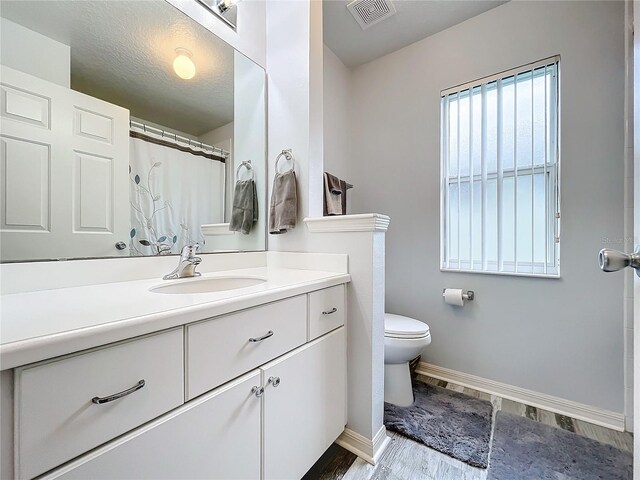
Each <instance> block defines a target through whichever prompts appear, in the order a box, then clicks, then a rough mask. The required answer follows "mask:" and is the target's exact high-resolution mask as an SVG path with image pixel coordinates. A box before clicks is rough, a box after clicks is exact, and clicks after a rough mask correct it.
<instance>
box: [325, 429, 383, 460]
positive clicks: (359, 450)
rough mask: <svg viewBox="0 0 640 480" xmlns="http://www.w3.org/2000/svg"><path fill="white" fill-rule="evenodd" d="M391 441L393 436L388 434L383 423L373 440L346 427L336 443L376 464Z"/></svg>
mask: <svg viewBox="0 0 640 480" xmlns="http://www.w3.org/2000/svg"><path fill="white" fill-rule="evenodd" d="M390 441H391V438H389V437H388V436H387V429H386V428H385V426H384V425H383V426H382V427H380V430H378V433H376V434H375V436H374V437H373V439H372V440H370V439H368V438H367V437H365V436H363V435H360V434H359V433H357V432H354V431H353V430H351V429H349V428H345V429H344V432H342V434H341V435H340V436H339V437H338V439H337V440H336V443H337V444H338V445H340V446H341V447H343V448H345V449H347V450H349V451H350V452H351V453H355V454H356V455H357V456H359V457H360V458H362V459H363V460H365V461H367V462H369V463H370V464H371V465H375V464H376V463H377V462H378V460H379V459H380V456H381V455H382V453H383V452H384V451H385V449H386V448H387V446H388V445H389V442H390Z"/></svg>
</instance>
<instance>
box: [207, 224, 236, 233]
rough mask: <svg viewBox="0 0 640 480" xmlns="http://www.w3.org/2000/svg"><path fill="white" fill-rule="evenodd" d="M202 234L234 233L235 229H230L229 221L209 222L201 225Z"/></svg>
mask: <svg viewBox="0 0 640 480" xmlns="http://www.w3.org/2000/svg"><path fill="white" fill-rule="evenodd" d="M200 229H201V230H202V234H203V235H205V236H208V235H233V234H234V233H236V232H234V231H232V230H229V224H228V223H208V224H206V225H200Z"/></svg>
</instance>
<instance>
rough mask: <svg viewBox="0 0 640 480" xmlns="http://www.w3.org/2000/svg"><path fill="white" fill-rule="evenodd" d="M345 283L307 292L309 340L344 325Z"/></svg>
mask: <svg viewBox="0 0 640 480" xmlns="http://www.w3.org/2000/svg"><path fill="white" fill-rule="evenodd" d="M345 294H346V290H345V285H338V286H336V287H331V288H325V289H324V290H317V291H315V292H311V293H309V341H311V340H313V339H314V338H318V337H320V336H321V335H324V334H325V333H327V332H330V331H331V330H334V329H336V328H338V327H340V326H342V325H344V320H345V318H346V302H345Z"/></svg>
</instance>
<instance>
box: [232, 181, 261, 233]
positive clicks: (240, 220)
mask: <svg viewBox="0 0 640 480" xmlns="http://www.w3.org/2000/svg"><path fill="white" fill-rule="evenodd" d="M256 221H258V195H257V194H256V182H254V181H253V180H238V181H237V182H236V188H235V190H234V192H233V207H232V209H231V222H229V230H231V231H232V232H242V233H244V234H245V235H247V234H248V233H249V232H250V231H251V228H252V227H253V224H254V223H255V222H256Z"/></svg>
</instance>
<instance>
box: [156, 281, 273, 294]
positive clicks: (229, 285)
mask: <svg viewBox="0 0 640 480" xmlns="http://www.w3.org/2000/svg"><path fill="white" fill-rule="evenodd" d="M264 282H266V280H265V279H264V278H256V277H215V278H201V279H197V280H178V281H176V282H171V283H166V284H161V285H155V286H153V287H151V288H150V289H149V291H151V292H153V293H171V294H180V293H181V294H185V293H212V292H222V291H224V290H235V289H238V288H246V287H253V286H254V285H259V284H261V283H264Z"/></svg>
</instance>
